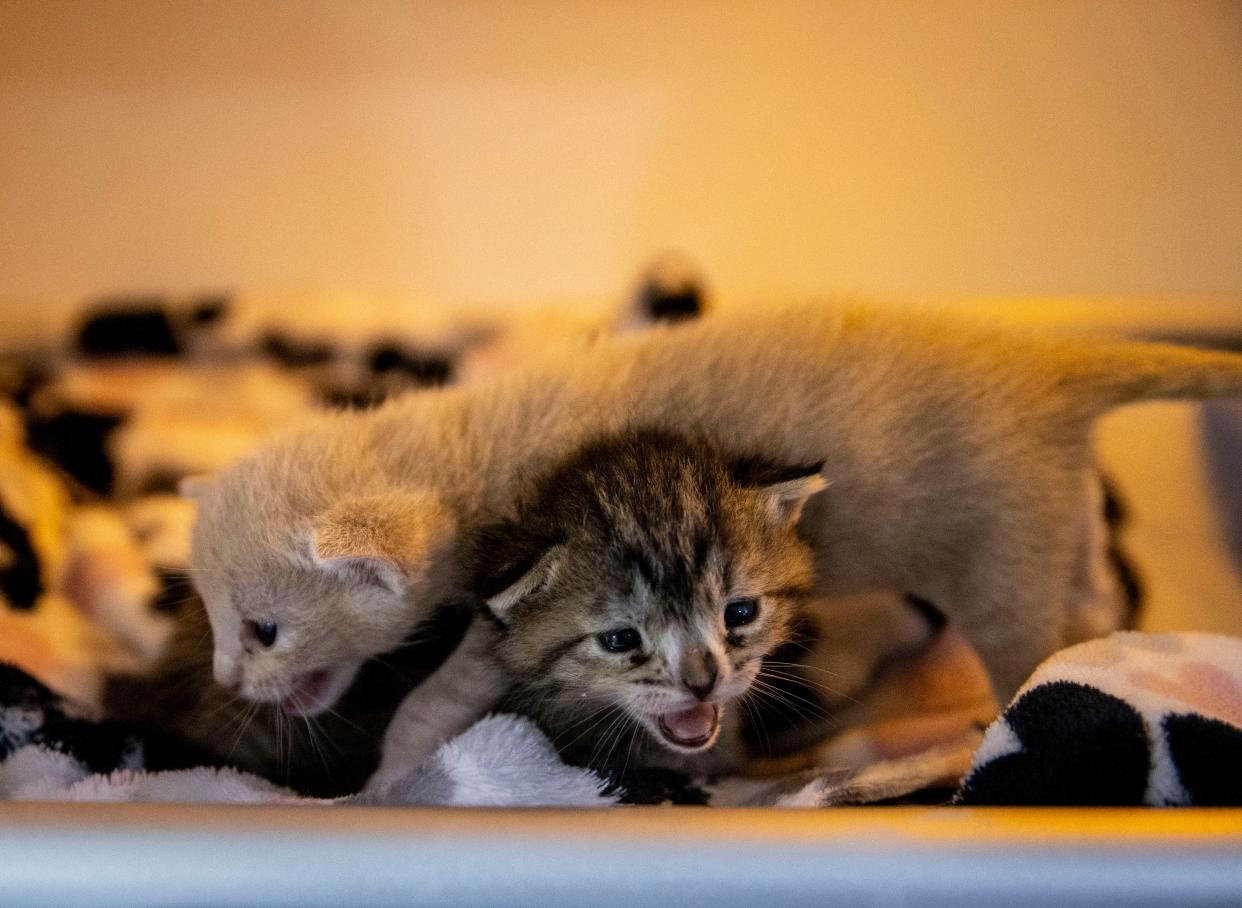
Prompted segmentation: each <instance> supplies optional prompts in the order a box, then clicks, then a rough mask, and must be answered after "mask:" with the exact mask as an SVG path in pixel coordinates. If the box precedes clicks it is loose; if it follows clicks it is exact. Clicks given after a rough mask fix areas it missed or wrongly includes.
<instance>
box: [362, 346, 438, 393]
mask: <svg viewBox="0 0 1242 908" xmlns="http://www.w3.org/2000/svg"><path fill="white" fill-rule="evenodd" d="M368 365H369V366H370V368H371V371H372V372H374V373H376V374H378V375H385V374H388V373H392V372H398V371H399V372H402V373H404V374H405V375H406V376H408V377H409V379H410V380H411V381H412V382H413V383H414V384H415V385H420V386H435V385H444V384H448V382H449V381H451V380H452V378H453V361H452V360H451V359H449V358H448V357H447V356H439V355H436V354H418V353H409V352H407V351H405V350H403V349H401V348H400V347H399V346H397V345H395V344H386V345H383V346H379V347H376V348H374V349H373V350H372V351H371V356H370V360H369V363H368Z"/></svg>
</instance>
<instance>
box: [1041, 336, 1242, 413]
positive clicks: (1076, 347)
mask: <svg viewBox="0 0 1242 908" xmlns="http://www.w3.org/2000/svg"><path fill="white" fill-rule="evenodd" d="M1050 358H1051V359H1052V361H1053V362H1052V363H1051V364H1052V365H1053V367H1054V369H1055V372H1054V374H1055V376H1056V377H1055V378H1054V379H1053V381H1054V383H1055V384H1056V385H1058V386H1059V387H1060V388H1061V389H1062V390H1063V391H1064V392H1065V400H1066V403H1067V404H1068V405H1069V406H1070V407H1071V408H1072V409H1074V410H1077V411H1078V412H1079V413H1080V414H1081V415H1082V416H1085V417H1088V418H1094V417H1096V416H1099V415H1101V414H1103V413H1105V412H1106V411H1108V410H1111V409H1113V408H1114V407H1119V406H1121V405H1123V404H1128V403H1137V402H1139V401H1145V400H1162V399H1178V398H1181V399H1191V400H1206V399H1209V398H1217V397H1238V398H1242V355H1239V354H1236V353H1222V352H1219V351H1215V350H1199V349H1196V348H1193V347H1180V346H1176V345H1173V344H1160V343H1149V342H1143V341H1082V340H1076V341H1066V342H1061V343H1058V344H1056V348H1055V350H1054V351H1053V352H1052V354H1051V357H1050Z"/></svg>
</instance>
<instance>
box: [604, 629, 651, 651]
mask: <svg viewBox="0 0 1242 908" xmlns="http://www.w3.org/2000/svg"><path fill="white" fill-rule="evenodd" d="M595 639H596V640H598V641H599V645H600V646H602V647H603V648H604V649H606V650H608V652H610V653H625V652H629V651H630V650H632V649H638V647H639V646H641V645H642V642H643V638H642V637H641V636H640V635H639V633H638V631H636V630H634V628H632V627H623V628H620V629H619V630H615V631H604V633H602V634H600V635H599V636H598V637H596V638H595Z"/></svg>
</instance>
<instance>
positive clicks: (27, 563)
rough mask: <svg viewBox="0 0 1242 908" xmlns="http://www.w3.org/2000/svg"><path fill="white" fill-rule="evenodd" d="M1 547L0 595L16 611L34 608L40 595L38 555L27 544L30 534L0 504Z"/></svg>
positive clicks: (40, 574)
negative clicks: (3, 550) (2, 553)
mask: <svg viewBox="0 0 1242 908" xmlns="http://www.w3.org/2000/svg"><path fill="white" fill-rule="evenodd" d="M0 544H3V546H4V548H5V549H6V551H5V553H4V554H5V556H6V557H5V561H6V562H7V563H6V564H5V565H4V567H3V569H0V592H3V593H4V598H5V599H6V600H7V601H8V603H9V605H10V606H12V607H13V608H14V609H17V610H19V611H26V610H29V609H32V608H34V606H35V603H36V602H38V600H39V597H40V596H41V595H43V574H42V570H41V562H40V559H39V553H38V552H36V551H35V548H34V546H33V545H32V544H31V542H30V533H28V532H27V531H26V528H25V527H24V526H22V525H21V524H20V523H18V522H17V521H16V520H14V519H13V518H12V517H11V516H10V515H9V512H8V511H7V510H5V509H4V507H3V506H2V505H0Z"/></svg>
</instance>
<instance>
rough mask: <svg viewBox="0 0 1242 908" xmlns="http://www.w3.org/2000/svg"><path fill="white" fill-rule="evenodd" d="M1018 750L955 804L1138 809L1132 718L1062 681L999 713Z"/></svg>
mask: <svg viewBox="0 0 1242 908" xmlns="http://www.w3.org/2000/svg"><path fill="white" fill-rule="evenodd" d="M1005 720H1006V721H1007V722H1008V723H1009V727H1010V728H1011V729H1012V730H1013V732H1014V734H1015V735H1016V736H1017V738H1018V740H1019V741H1021V742H1022V749H1021V750H1020V751H1018V752H1017V753H1012V754H1006V755H1005V756H1001V757H997V758H996V759H994V760H991V761H989V762H987V763H985V764H984V765H983V766H980V767H979V768H978V769H977V770H975V771H974V772H973V773H971V774H970V775H969V776H968V777H967V779H966V781H965V782H964V783H963V785H962V789H961V791H960V792H959V794H958V797H957V802H958V803H961V804H967V805H973V806H982V805H995V806H1011V807H1022V806H1043V807H1126V806H1137V805H1140V804H1142V803H1143V800H1144V797H1145V794H1146V790H1147V779H1148V776H1149V774H1150V772H1151V757H1150V754H1149V744H1148V740H1147V731H1146V728H1145V726H1144V725H1143V718H1142V716H1140V715H1139V714H1138V712H1137V711H1136V710H1135V709H1134V708H1133V707H1132V706H1130V704H1128V703H1126V702H1125V701H1124V700H1120V699H1118V698H1117V697H1114V696H1111V695H1110V694H1106V693H1104V692H1103V691H1101V690H1098V689H1096V688H1094V687H1088V686H1087V685H1084V684H1075V683H1073V682H1070V681H1054V682H1050V683H1048V684H1041V685H1039V686H1038V687H1036V688H1034V689H1032V690H1030V691H1028V692H1027V693H1025V694H1023V695H1022V697H1021V698H1019V699H1018V701H1017V702H1016V703H1014V704H1013V705H1012V706H1010V707H1009V709H1008V710H1006V712H1005Z"/></svg>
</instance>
